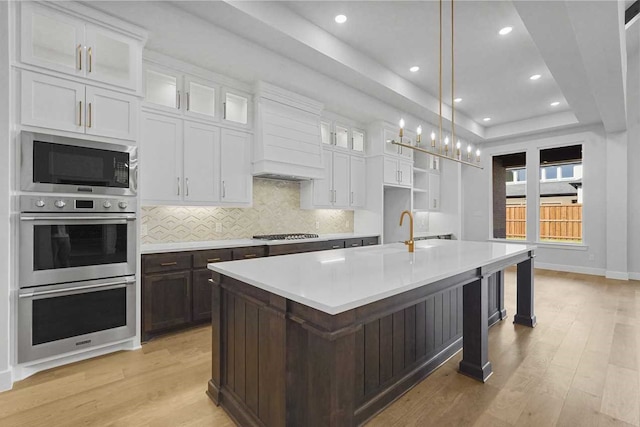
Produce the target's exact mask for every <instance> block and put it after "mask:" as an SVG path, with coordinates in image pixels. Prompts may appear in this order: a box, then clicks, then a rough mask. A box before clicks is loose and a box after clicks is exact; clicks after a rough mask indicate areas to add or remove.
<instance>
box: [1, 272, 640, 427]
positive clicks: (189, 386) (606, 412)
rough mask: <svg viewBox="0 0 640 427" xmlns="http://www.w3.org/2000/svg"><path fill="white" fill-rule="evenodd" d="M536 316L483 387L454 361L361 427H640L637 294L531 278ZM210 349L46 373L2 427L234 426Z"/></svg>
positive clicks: (628, 286)
mask: <svg viewBox="0 0 640 427" xmlns="http://www.w3.org/2000/svg"><path fill="white" fill-rule="evenodd" d="M505 281H506V295H505V304H506V308H507V310H508V314H509V316H512V315H513V314H514V302H515V271H514V270H510V271H507V273H506V274H505ZM536 315H537V317H538V326H537V327H536V328H535V329H529V328H525V327H521V326H514V325H513V324H512V323H511V317H510V318H509V319H507V320H505V321H503V322H500V323H499V324H497V325H496V326H494V327H493V328H492V329H491V331H490V334H489V339H490V360H491V362H492V365H493V370H494V374H493V376H492V377H491V378H489V380H488V382H487V383H486V384H480V383H478V382H476V381H474V380H471V379H469V378H467V377H465V376H463V375H459V374H457V373H456V368H457V365H458V362H459V361H460V358H461V355H460V354H457V355H456V356H454V357H453V358H452V359H450V360H449V361H448V362H447V363H445V364H444V365H443V366H442V367H441V368H440V369H438V370H437V371H436V372H434V373H433V374H432V375H431V376H429V377H428V378H427V379H425V380H424V381H422V382H421V383H420V384H418V385H417V386H416V387H414V388H413V389H412V390H411V391H409V392H408V393H407V394H405V395H404V396H402V397H401V398H400V399H399V400H397V401H396V402H395V403H393V404H392V405H391V406H389V407H388V408H387V409H386V410H385V411H383V412H382V413H380V414H379V415H378V416H377V417H375V418H373V419H372V420H371V421H370V422H369V424H368V425H369V426H385V427H387V426H447V425H451V426H492V427H500V426H528V425H532V426H533V425H535V426H609V425H617V426H628V425H631V426H637V427H640V357H639V356H640V282H638V281H630V282H622V281H614V280H606V279H604V278H601V277H595V276H584V275H577V274H571V273H559V272H550V271H544V270H536ZM210 346H211V337H210V328H209V327H202V328H198V329H193V330H190V331H187V332H183V333H179V334H175V335H171V336H168V337H164V338H161V339H157V340H155V341H152V342H150V343H148V344H145V345H144V346H143V348H142V350H139V351H134V352H120V353H116V354H111V355H107V356H103V357H99V358H95V359H92V360H88V361H83V362H79V363H75V364H72V365H68V366H64V367H60V368H56V369H52V370H49V371H46V372H41V373H39V374H36V375H34V376H32V377H30V378H28V379H26V380H24V381H20V382H18V383H16V384H15V385H14V389H13V390H11V391H9V392H5V393H2V394H0V426H2V427H9V426H30V427H36V426H47V427H51V426H80V425H81V426H220V427H223V426H232V425H233V423H232V421H231V420H230V419H229V418H228V417H227V416H226V415H225V413H224V411H222V410H221V409H220V408H217V407H215V406H214V405H213V403H212V402H211V401H210V400H209V399H208V398H207V397H206V395H205V393H204V391H205V389H206V383H207V380H208V379H209V377H210V369H211V368H210V367H211V362H210Z"/></svg>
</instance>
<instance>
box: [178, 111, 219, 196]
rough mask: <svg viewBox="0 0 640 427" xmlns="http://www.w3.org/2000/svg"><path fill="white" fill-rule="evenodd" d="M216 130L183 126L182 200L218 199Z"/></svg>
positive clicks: (216, 128) (198, 126) (190, 123)
mask: <svg viewBox="0 0 640 427" xmlns="http://www.w3.org/2000/svg"><path fill="white" fill-rule="evenodd" d="M218 164H220V128H218V127H216V126H210V125H206V124H202V123H195V122H185V123H184V200H187V201H194V200H195V201H200V202H206V201H210V202H216V201H218V200H220V176H219V170H218V168H217V165H218Z"/></svg>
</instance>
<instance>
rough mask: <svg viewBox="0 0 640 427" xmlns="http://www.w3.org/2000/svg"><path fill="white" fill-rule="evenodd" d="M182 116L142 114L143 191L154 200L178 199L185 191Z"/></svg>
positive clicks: (146, 197)
mask: <svg viewBox="0 0 640 427" xmlns="http://www.w3.org/2000/svg"><path fill="white" fill-rule="evenodd" d="M182 124H183V123H182V120H180V119H176V118H173V117H166V116H161V115H156V114H148V113H143V114H142V120H141V126H142V131H141V142H140V145H141V147H140V158H141V162H140V194H141V198H142V200H143V201H151V202H152V203H154V204H156V203H168V202H178V201H180V200H181V199H182V196H183V194H184V190H183V184H184V182H183V178H182V153H183V148H182V139H183V131H182Z"/></svg>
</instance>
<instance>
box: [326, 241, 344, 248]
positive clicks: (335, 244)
mask: <svg viewBox="0 0 640 427" xmlns="http://www.w3.org/2000/svg"><path fill="white" fill-rule="evenodd" d="M327 244H328V246H329V249H344V247H345V246H344V245H345V241H344V240H329V241H328V242H327Z"/></svg>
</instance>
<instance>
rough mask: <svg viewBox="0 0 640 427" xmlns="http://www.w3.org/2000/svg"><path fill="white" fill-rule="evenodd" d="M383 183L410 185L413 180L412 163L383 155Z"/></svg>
mask: <svg viewBox="0 0 640 427" xmlns="http://www.w3.org/2000/svg"><path fill="white" fill-rule="evenodd" d="M383 176H384V178H383V179H384V183H385V184H387V185H394V186H402V187H411V185H412V182H413V165H412V164H411V163H410V162H407V161H405V160H402V159H399V158H394V157H389V156H385V157H384V174H383Z"/></svg>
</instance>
